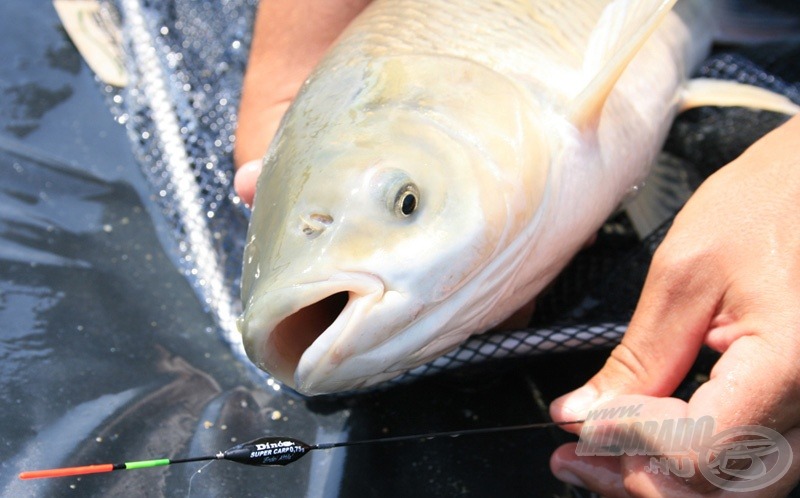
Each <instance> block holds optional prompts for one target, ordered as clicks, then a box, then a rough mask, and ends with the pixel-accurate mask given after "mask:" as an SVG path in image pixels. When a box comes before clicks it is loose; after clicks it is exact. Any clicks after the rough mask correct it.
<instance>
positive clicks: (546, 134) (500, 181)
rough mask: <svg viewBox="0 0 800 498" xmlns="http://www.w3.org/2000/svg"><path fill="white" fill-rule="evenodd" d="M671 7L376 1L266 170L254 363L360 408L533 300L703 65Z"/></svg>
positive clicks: (694, 16) (649, 152)
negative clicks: (390, 382)
mask: <svg viewBox="0 0 800 498" xmlns="http://www.w3.org/2000/svg"><path fill="white" fill-rule="evenodd" d="M673 3H674V2H647V1H637V2H633V1H620V0H616V1H594V0H587V1H575V2H559V1H533V0H528V1H523V0H516V1H515V0H498V1H494V2H481V1H477V0H475V1H469V0H462V1H452V0H424V1H423V0H376V1H375V2H373V3H372V4H371V5H370V6H369V7H368V8H367V9H366V10H365V11H364V13H363V14H361V15H360V16H359V17H358V18H357V19H356V20H355V21H354V22H353V23H352V24H351V25H350V26H349V27H348V29H347V30H346V31H345V32H344V33H343V34H342V36H341V37H340V38H339V40H338V41H337V42H336V43H335V45H334V47H333V48H332V49H331V50H330V52H329V53H328V54H327V55H326V57H325V58H324V59H323V60H322V61H321V63H320V65H319V66H318V67H317V69H316V70H315V71H314V73H313V74H312V75H311V76H310V78H309V79H308V80H307V81H306V82H305V84H304V85H303V87H302V89H301V91H300V93H299V94H298V96H297V98H296V99H295V101H294V103H293V104H292V106H291V107H290V109H289V110H288V112H287V114H286V116H285V117H284V120H283V122H282V124H281V127H280V129H279V131H278V133H277V135H276V137H275V139H274V141H273V143H272V145H271V147H270V150H269V151H268V153H267V155H266V157H265V159H264V168H263V172H262V174H261V177H260V178H259V183H258V186H257V193H256V198H255V202H254V210H253V215H252V219H251V223H250V230H249V233H248V242H247V247H246V249H245V266H244V272H243V280H242V299H243V303H244V313H243V315H242V317H241V318H240V320H239V328H240V330H241V332H242V334H243V338H244V344H245V348H246V350H247V353H248V355H249V357H250V358H251V359H252V360H253V361H254V362H255V363H256V364H257V365H258V366H259V367H261V368H262V369H264V370H266V371H268V372H270V373H272V374H273V375H274V376H275V377H277V378H278V379H279V380H281V381H283V382H285V383H286V384H288V385H290V386H292V387H293V388H295V389H297V390H298V391H300V392H303V393H306V394H318V393H327V392H334V391H342V390H350V389H356V388H360V387H364V386H368V385H372V384H375V383H378V382H381V381H383V380H386V379H389V378H391V377H394V376H396V375H398V374H400V373H402V372H404V371H406V370H408V369H411V368H413V367H416V366H418V365H420V364H422V363H424V362H427V361H429V360H431V359H432V358H434V357H436V356H438V355H441V354H443V353H444V352H446V351H448V350H450V349H452V348H453V347H455V346H456V345H458V344H459V343H460V342H462V341H463V340H464V339H465V338H466V337H468V336H469V335H471V334H475V333H480V332H483V331H486V330H488V329H490V328H492V327H494V326H496V325H497V324H498V323H500V322H501V321H502V320H504V319H505V318H507V317H508V316H509V315H510V314H511V313H513V312H514V311H515V310H517V309H518V308H520V307H521V306H522V305H524V304H525V303H526V302H528V301H530V300H531V299H532V298H533V297H534V296H536V294H537V293H539V292H540V291H541V290H542V288H543V287H544V286H545V285H546V284H547V283H549V282H550V281H551V280H552V279H553V278H554V277H555V276H556V275H557V274H558V272H559V271H560V270H561V269H562V268H563V267H564V266H565V265H566V264H567V263H568V262H569V260H570V259H571V258H572V257H573V256H574V254H575V253H576V252H577V251H578V250H579V248H580V247H581V245H582V244H584V242H585V241H586V240H587V239H588V238H589V237H590V236H591V235H592V234H593V233H594V232H595V231H596V230H597V229H598V227H599V226H600V225H601V224H602V223H603V221H604V220H605V219H606V218H607V217H608V215H609V214H610V213H611V212H612V211H613V210H614V209H615V208H616V207H617V206H618V205H619V203H620V201H621V199H622V198H623V197H624V196H625V194H626V193H627V192H628V191H629V190H630V189H631V188H632V187H634V186H635V185H637V184H639V183H640V182H641V181H642V180H643V179H644V177H645V176H646V175H647V171H648V169H649V166H650V164H651V163H652V162H653V160H654V158H655V155H656V153H657V151H658V150H659V149H660V146H661V144H662V142H663V140H664V137H665V135H666V132H667V130H668V128H669V125H670V123H671V120H672V118H673V116H674V115H675V113H676V110H677V108H678V105H679V101H680V93H681V88H682V86H683V84H684V83H685V81H686V78H687V75H688V73H689V71H690V70H691V69H692V67H693V66H694V65H695V64H696V63H697V62H699V60H700V58H701V57H702V56H703V55H704V54H705V53H706V51H707V50H708V48H709V46H710V37H709V36H708V35H707V33H706V32H707V31H710V30H708V29H707V30H705V31H706V32H704V30H703V29H698V28H694V27H693V26H702V25H703V24H704V23H707V22H710V20H709V19H708V11H707V9H705V8H704V7H703V6H702V2H697V3H695V4H690V3H688V2H684V3H683V4H682V5H681V6H680V8H682V9H684V10H683V12H682V13H681V15H678V14H676V13H675V11H674V9H673V8H672V7H673ZM686 19H691V20H692V22H687V21H686Z"/></svg>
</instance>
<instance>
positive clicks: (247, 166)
mask: <svg viewBox="0 0 800 498" xmlns="http://www.w3.org/2000/svg"><path fill="white" fill-rule="evenodd" d="M259 169H261V159H253V160H252V161H247V162H246V163H244V164H242V165H241V167H240V168H239V171H246V172H250V171H256V170H259Z"/></svg>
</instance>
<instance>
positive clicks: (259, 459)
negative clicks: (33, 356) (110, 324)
mask: <svg viewBox="0 0 800 498" xmlns="http://www.w3.org/2000/svg"><path fill="white" fill-rule="evenodd" d="M583 422H584V421H583V420H571V421H565V422H539V423H535V424H524V425H509V426H502V427H485V428H480V429H465V430H458V431H445V432H430V433H427V434H413V435H408V436H394V437H384V438H377V439H363V440H359V441H340V442H335V443H317V444H308V443H304V442H303V441H300V440H298V439H294V438H290V437H282V436H268V437H261V438H258V439H254V440H252V441H248V442H246V443H241V444H237V445H236V446H233V447H231V448H228V449H227V450H225V451H219V452H217V453H215V454H213V455H205V456H196V457H188V458H177V459H173V458H159V459H155V460H140V461H134V462H122V463H103V464H95V465H85V466H81V467H62V468H58V469H47V470H32V471H26V472H22V473H20V474H19V478H20V479H44V478H50V477H68V476H78V475H85V474H100V473H104V472H113V471H115V470H135V469H147V468H152V467H163V466H166V465H173V464H178V463H190V462H204V461H209V460H228V461H231V462H235V463H241V464H244V465H255V466H272V465H288V464H290V463H292V462H296V461H297V460H299V459H300V458H301V457H302V456H304V455H305V454H306V453H308V452H309V451H313V450H329V449H333V448H342V447H345V446H358V445H367V444H382V443H399V442H403V441H426V440H429V439H434V438H443V437H460V436H471V435H477V434H493V433H499V432H510V431H521V430H527V429H543V428H547V427H557V426H562V425H572V424H580V423H583Z"/></svg>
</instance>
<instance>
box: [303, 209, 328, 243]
mask: <svg viewBox="0 0 800 498" xmlns="http://www.w3.org/2000/svg"><path fill="white" fill-rule="evenodd" d="M331 223H333V217H332V216H330V215H328V214H322V213H311V214H308V215H301V216H300V231H302V232H303V233H304V234H305V235H306V236H307V237H308V238H310V239H314V238H316V237H318V236H319V234H321V233H322V232H324V231H325V229H326V228H328V226H329V225H330V224H331Z"/></svg>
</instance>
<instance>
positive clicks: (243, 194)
mask: <svg viewBox="0 0 800 498" xmlns="http://www.w3.org/2000/svg"><path fill="white" fill-rule="evenodd" d="M259 174H261V160H260V159H256V160H254V161H249V162H246V163H245V164H243V165H242V167H241V168H239V170H238V171H236V176H234V178H233V188H234V190H235V191H236V193H237V194H238V195H239V198H241V199H242V202H244V203H245V204H247V205H248V206H252V205H253V198H254V197H255V195H256V182H257V181H258V175H259Z"/></svg>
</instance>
